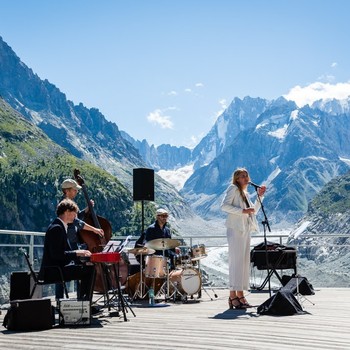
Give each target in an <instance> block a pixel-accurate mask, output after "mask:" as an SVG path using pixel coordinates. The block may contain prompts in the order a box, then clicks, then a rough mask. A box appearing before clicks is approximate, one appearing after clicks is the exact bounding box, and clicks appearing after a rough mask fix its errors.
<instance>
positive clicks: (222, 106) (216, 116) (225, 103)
mask: <svg viewBox="0 0 350 350" xmlns="http://www.w3.org/2000/svg"><path fill="white" fill-rule="evenodd" d="M218 102H219V105H220V106H221V108H220V110H219V111H217V112H216V113H215V119H217V118H218V117H219V116H220V115H221V114H222V113H224V111H225V109H226V108H227V101H226V99H225V98H222V99H221V100H219V101H218Z"/></svg>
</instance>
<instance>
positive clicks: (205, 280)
mask: <svg viewBox="0 0 350 350" xmlns="http://www.w3.org/2000/svg"><path fill="white" fill-rule="evenodd" d="M198 271H199V274H200V276H201V282H202V283H201V289H200V291H199V292H198V297H199V298H201V297H202V290H204V292H205V293H206V294H207V296H208V297H209V298H210V300H213V298H212V297H211V296H210V295H209V293H208V291H207V289H210V290H211V291H212V292H213V293H214V297H215V298H217V297H218V295H217V294H216V293H215V290H214V288H213V287H205V286H204V284H208V283H209V278H208V277H207V276H206V275H205V274H204V273H202V272H201V271H202V269H201V263H200V259H199V260H198ZM203 280H204V281H203Z"/></svg>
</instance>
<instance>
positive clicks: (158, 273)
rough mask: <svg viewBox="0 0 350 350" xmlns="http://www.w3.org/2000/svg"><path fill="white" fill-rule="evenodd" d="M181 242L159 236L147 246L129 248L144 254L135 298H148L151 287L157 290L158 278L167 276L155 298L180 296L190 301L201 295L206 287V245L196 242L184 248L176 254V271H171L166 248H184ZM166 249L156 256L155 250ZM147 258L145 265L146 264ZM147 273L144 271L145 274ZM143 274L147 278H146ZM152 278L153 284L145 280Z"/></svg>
mask: <svg viewBox="0 0 350 350" xmlns="http://www.w3.org/2000/svg"><path fill="white" fill-rule="evenodd" d="M180 245H181V242H180V241H179V240H177V239H171V238H159V239H154V240H152V241H149V242H147V243H146V244H145V246H144V247H139V248H133V249H129V250H128V252H129V253H133V254H134V255H139V256H140V271H141V273H140V281H139V283H138V285H137V288H136V290H135V293H134V295H133V297H132V299H136V298H140V299H144V298H145V297H146V296H147V294H148V292H149V290H150V289H151V288H152V289H153V291H154V288H155V281H156V279H157V280H159V279H164V282H163V284H162V285H161V287H160V288H159V290H158V292H157V294H156V296H155V298H156V299H161V298H162V297H164V300H165V301H167V300H170V299H171V298H173V299H174V300H176V299H177V298H178V297H180V298H181V300H183V301H187V298H188V296H190V297H191V298H193V295H194V294H196V293H198V294H199V295H200V292H201V288H202V275H201V272H200V260H201V259H203V258H205V257H206V256H207V254H206V251H205V245H204V244H200V245H194V246H192V248H186V247H181V253H180V254H176V255H175V256H174V257H173V267H174V269H173V270H172V271H169V270H170V269H169V265H170V259H169V257H166V256H165V251H166V250H168V249H174V248H177V247H180ZM156 250H157V251H162V255H153V254H154V253H155V251H156ZM143 257H145V266H143ZM142 272H143V273H142ZM143 275H144V276H145V277H146V278H143ZM146 279H147V280H149V279H151V280H152V283H151V285H150V286H148V285H147V284H146V283H145V280H146Z"/></svg>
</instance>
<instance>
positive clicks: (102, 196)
mask: <svg viewBox="0 0 350 350" xmlns="http://www.w3.org/2000/svg"><path fill="white" fill-rule="evenodd" d="M71 169H79V170H80V171H81V175H82V176H83V178H84V179H85V182H86V184H89V183H90V184H91V183H93V184H94V186H91V187H89V186H88V185H87V188H88V192H89V195H90V197H91V198H94V200H95V202H96V208H95V209H96V212H97V213H98V214H99V215H101V216H103V217H105V218H107V219H108V221H110V223H111V225H112V229H113V232H125V231H126V232H129V233H131V232H132V231H134V232H133V233H135V232H136V231H138V230H139V228H140V225H138V226H139V227H137V228H136V227H135V220H134V210H133V202H132V200H131V198H132V196H131V194H130V191H129V190H128V189H127V188H126V187H125V186H124V185H122V184H121V183H120V182H119V181H118V179H117V178H116V177H115V176H113V175H111V174H109V173H108V172H106V171H104V170H102V169H100V168H98V167H96V166H95V165H92V164H90V163H88V162H86V161H83V160H80V159H78V158H76V157H74V156H72V155H71V154H69V153H68V152H67V151H66V150H64V149H63V148H62V147H60V146H58V145H57V144H55V143H54V142H53V141H52V140H51V139H50V138H48V137H47V136H46V135H45V133H44V132H43V131H42V130H40V129H39V128H38V127H36V126H35V125H33V124H32V123H30V122H29V121H28V120H26V119H25V118H24V117H23V116H21V115H20V114H19V113H18V112H16V111H14V110H13V109H12V108H11V107H10V106H9V105H8V104H7V103H6V102H5V101H4V100H3V99H0V189H1V190H0V203H1V208H2V215H1V217H0V227H1V228H2V229H11V230H26V231H45V230H46V228H47V226H48V224H49V223H50V221H52V220H53V219H54V218H55V208H56V205H57V203H58V201H59V200H60V199H61V197H62V191H61V188H60V184H61V183H62V181H63V180H64V179H66V178H69V177H70V178H71V177H72V176H73V174H72V171H71ZM77 202H78V204H79V205H80V207H82V208H84V207H85V206H86V203H85V200H84V197H83V195H79V196H78V197H77ZM136 226H137V224H136ZM2 238H3V237H2Z"/></svg>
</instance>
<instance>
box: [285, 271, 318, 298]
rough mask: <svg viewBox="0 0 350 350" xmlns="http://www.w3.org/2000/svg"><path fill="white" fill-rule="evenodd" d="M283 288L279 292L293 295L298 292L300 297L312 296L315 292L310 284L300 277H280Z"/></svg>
mask: <svg viewBox="0 0 350 350" xmlns="http://www.w3.org/2000/svg"><path fill="white" fill-rule="evenodd" d="M282 284H283V287H282V288H281V289H280V290H281V291H290V292H292V293H293V294H296V293H297V292H299V293H300V294H301V295H314V294H315V291H314V288H313V286H312V284H311V283H310V282H309V281H308V279H307V278H306V277H302V276H298V277H295V276H285V275H284V276H282Z"/></svg>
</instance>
